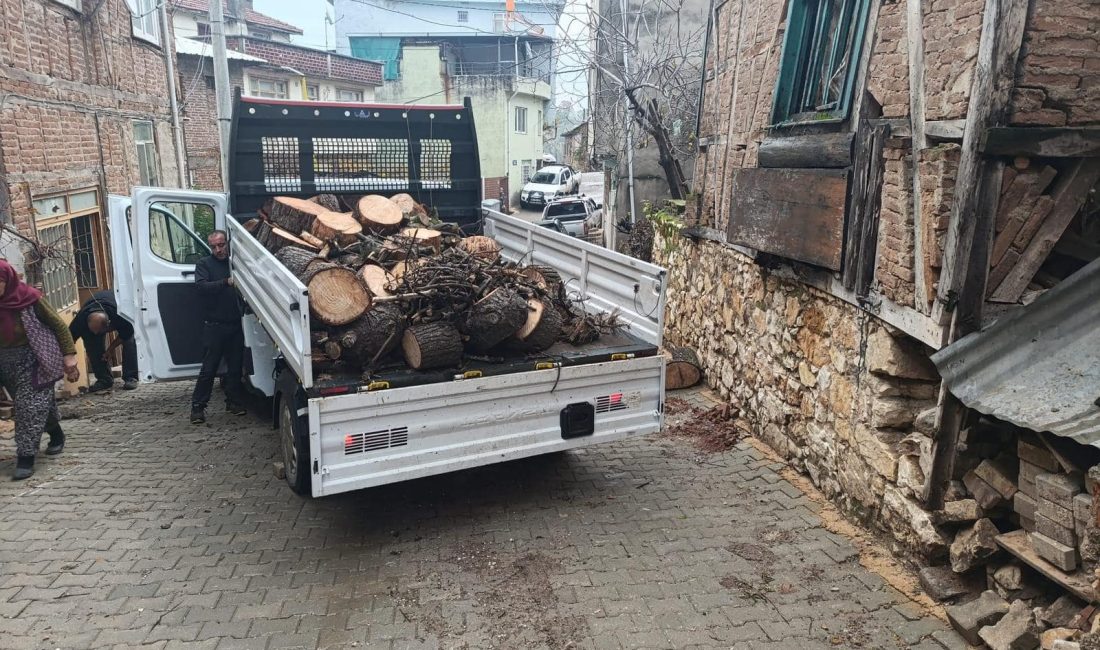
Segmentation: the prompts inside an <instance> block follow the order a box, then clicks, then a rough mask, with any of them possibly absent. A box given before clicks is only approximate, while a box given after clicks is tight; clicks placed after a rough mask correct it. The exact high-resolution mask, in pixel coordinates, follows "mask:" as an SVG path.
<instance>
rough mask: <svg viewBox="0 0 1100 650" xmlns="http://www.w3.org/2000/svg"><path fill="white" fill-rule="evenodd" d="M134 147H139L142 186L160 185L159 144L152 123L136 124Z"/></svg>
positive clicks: (139, 174)
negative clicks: (154, 135)
mask: <svg viewBox="0 0 1100 650" xmlns="http://www.w3.org/2000/svg"><path fill="white" fill-rule="evenodd" d="M134 146H135V147H137V161H138V178H139V180H140V181H141V184H142V185H152V186H155V185H159V184H160V175H159V174H158V173H157V144H156V140H155V139H154V137H153V123H152V122H134Z"/></svg>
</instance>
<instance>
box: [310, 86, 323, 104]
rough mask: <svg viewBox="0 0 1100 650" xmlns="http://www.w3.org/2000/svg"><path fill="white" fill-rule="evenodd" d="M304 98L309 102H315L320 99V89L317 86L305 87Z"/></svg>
mask: <svg viewBox="0 0 1100 650" xmlns="http://www.w3.org/2000/svg"><path fill="white" fill-rule="evenodd" d="M306 97H307V98H308V99H309V101H311V102H315V101H318V100H320V99H321V87H320V86H318V85H317V84H307V85H306Z"/></svg>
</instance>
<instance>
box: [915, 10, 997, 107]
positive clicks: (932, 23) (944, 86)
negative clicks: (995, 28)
mask: <svg viewBox="0 0 1100 650" xmlns="http://www.w3.org/2000/svg"><path fill="white" fill-rule="evenodd" d="M902 4H904V3H902ZM921 7H922V9H923V10H924V117H925V119H927V120H953V119H959V118H963V117H966V107H967V103H968V102H969V101H970V85H971V82H972V80H973V77H974V67H975V64H976V63H977V59H978V42H979V39H980V37H981V31H982V12H983V11H984V9H985V0H933V1H932V2H921Z"/></svg>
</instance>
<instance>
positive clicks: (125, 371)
mask: <svg viewBox="0 0 1100 650" xmlns="http://www.w3.org/2000/svg"><path fill="white" fill-rule="evenodd" d="M84 348H85V352H87V354H88V360H89V361H91V363H92V374H94V375H95V379H96V383H97V384H101V385H104V386H109V385H110V384H112V383H114V378H113V377H112V376H111V364H110V363H108V362H106V361H104V360H103V353H104V352H106V351H107V335H106V334H100V335H98V336H97V335H95V334H92V335H90V336H85V337H84ZM122 380H123V381H137V380H138V362H137V343H135V342H134V339H130V340H129V341H123V342H122Z"/></svg>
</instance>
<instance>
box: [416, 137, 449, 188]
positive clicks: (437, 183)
mask: <svg viewBox="0 0 1100 650" xmlns="http://www.w3.org/2000/svg"><path fill="white" fill-rule="evenodd" d="M420 178H421V179H422V180H423V181H424V186H425V187H428V188H432V189H440V188H449V187H451V141H450V140H421V141H420Z"/></svg>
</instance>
